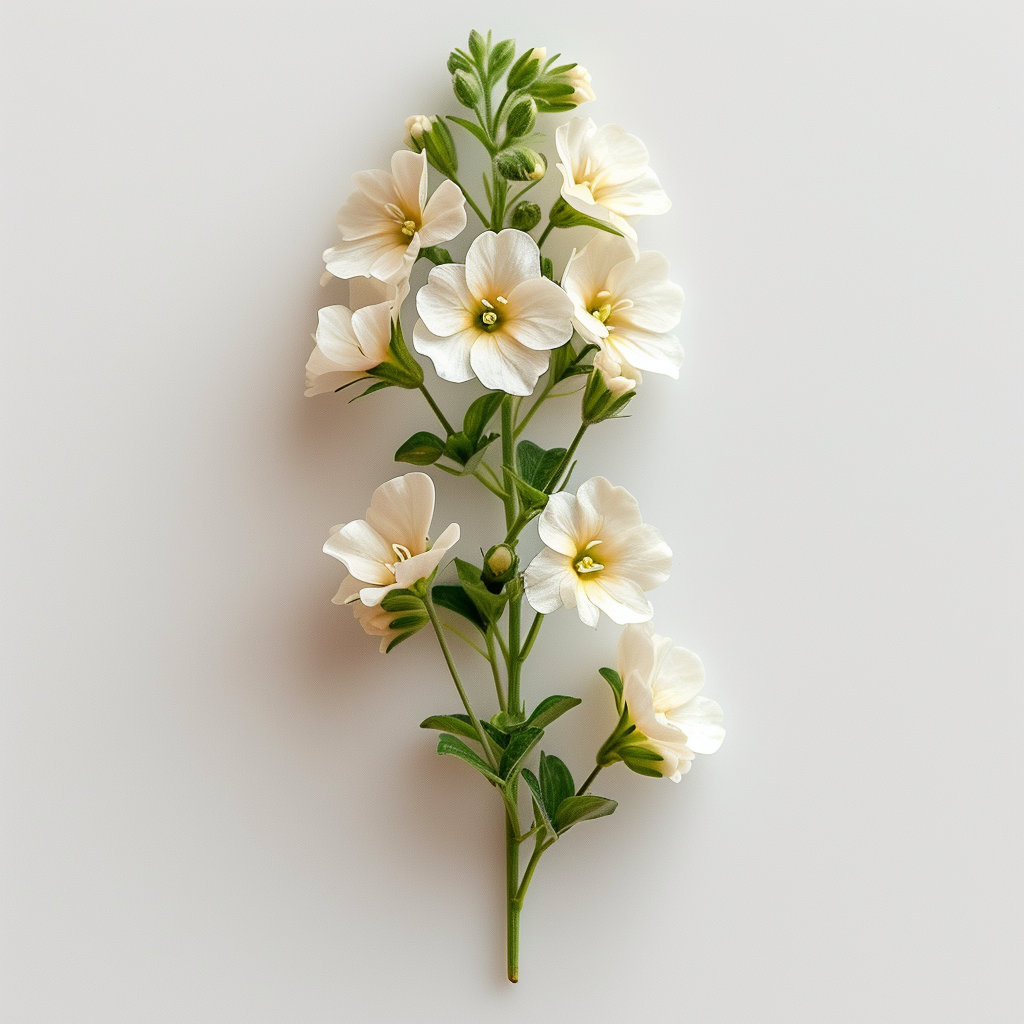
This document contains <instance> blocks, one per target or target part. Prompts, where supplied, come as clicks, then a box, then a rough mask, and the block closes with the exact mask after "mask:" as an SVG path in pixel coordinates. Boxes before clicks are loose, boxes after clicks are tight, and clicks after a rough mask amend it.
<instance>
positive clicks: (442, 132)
mask: <svg viewBox="0 0 1024 1024" xmlns="http://www.w3.org/2000/svg"><path fill="white" fill-rule="evenodd" d="M429 123H430V129H429V130H427V131H426V132H425V133H424V135H423V138H422V143H423V147H424V148H425V149H426V151H427V159H428V160H429V161H430V163H431V164H432V165H433V166H434V167H436V168H437V169H438V170H439V171H440V172H441V173H442V174H444V175H445V176H447V177H449V178H451V177H453V176H454V175H455V174H457V173H458V170H459V157H458V154H457V153H456V152H455V140H454V139H453V138H452V133H451V131H450V130H449V128H448V125H446V124H445V122H444V118H441V117H437V118H431V119H430V121H429Z"/></svg>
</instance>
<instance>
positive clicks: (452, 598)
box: [432, 583, 487, 633]
mask: <svg viewBox="0 0 1024 1024" xmlns="http://www.w3.org/2000/svg"><path fill="white" fill-rule="evenodd" d="M432 593H433V596H434V602H435V603H436V604H439V605H440V606H441V607H442V608H447V609H448V610H449V611H453V612H455V613H456V615H461V616H462V617H463V618H464V619H469V621H470V622H472V623H473V625H474V626H476V628H477V629H479V630H480V632H481V633H484V632H486V631H487V621H486V620H485V619H484V617H483V616H482V615H481V614H480V611H479V609H478V608H477V606H476V605H475V604H473V602H472V600H471V599H470V597H469V595H468V594H467V593H466V592H465V590H463V589H462V587H460V586H458V585H455V584H452V585H449V584H444V583H439V584H438V585H437V586H436V587H434V589H433V591H432Z"/></svg>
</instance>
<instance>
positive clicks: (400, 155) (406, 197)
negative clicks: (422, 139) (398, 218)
mask: <svg viewBox="0 0 1024 1024" xmlns="http://www.w3.org/2000/svg"><path fill="white" fill-rule="evenodd" d="M391 173H392V175H393V176H394V179H395V191H396V192H397V193H398V197H399V203H398V205H399V206H400V207H401V209H402V211H403V212H404V213H408V214H411V215H412V216H413V219H415V220H417V221H419V220H421V219H422V213H423V205H424V204H425V203H426V201H427V154H426V153H425V152H424V153H411V152H409V150H407V149H400V150H399V151H398V152H397V153H395V155H394V156H393V157H392V158H391Z"/></svg>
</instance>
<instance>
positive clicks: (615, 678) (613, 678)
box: [598, 668, 622, 710]
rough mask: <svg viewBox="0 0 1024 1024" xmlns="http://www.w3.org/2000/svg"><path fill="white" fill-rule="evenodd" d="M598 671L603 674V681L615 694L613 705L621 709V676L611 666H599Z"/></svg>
mask: <svg viewBox="0 0 1024 1024" xmlns="http://www.w3.org/2000/svg"><path fill="white" fill-rule="evenodd" d="M598 672H600V673H601V675H602V676H604V680H605V682H606V683H607V684H608V685H609V686H610V687H611V688H612V693H613V694H615V706H616V707H617V708H619V709H620V710H621V709H622V677H621V676H620V675H619V673H618V672H616V671H615V669H613V668H599V669H598Z"/></svg>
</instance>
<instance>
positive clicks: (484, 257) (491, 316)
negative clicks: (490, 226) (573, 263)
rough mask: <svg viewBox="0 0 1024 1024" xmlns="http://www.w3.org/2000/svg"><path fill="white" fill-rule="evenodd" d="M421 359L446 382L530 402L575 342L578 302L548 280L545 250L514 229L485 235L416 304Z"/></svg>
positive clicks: (437, 271) (436, 275) (436, 272)
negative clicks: (554, 357)
mask: <svg viewBox="0 0 1024 1024" xmlns="http://www.w3.org/2000/svg"><path fill="white" fill-rule="evenodd" d="M416 308H417V310H418V311H419V314H420V321H419V323H417V324H416V328H415V331H414V332H413V345H414V346H415V348H416V351H417V352H421V353H423V355H425V356H429V357H430V359H431V360H432V361H433V363H434V369H435V370H436V371H437V374H438V376H439V377H442V378H444V379H445V380H450V381H456V382H461V381H467V380H470V379H471V378H472V377H474V376H476V377H478V378H479V379H480V382H481V383H482V384H483V385H484V386H485V387H488V388H492V389H494V390H499V391H506V392H508V394H510V395H529V394H530V393H531V392H532V391H533V389H534V387H535V386H536V384H537V378H538V377H539V376H540V375H541V374H542V373H543V372H544V371H545V370H546V369H547V365H548V360H549V359H550V356H549V354H548V353H549V350H551V349H554V348H558V346H559V345H563V344H565V342H567V341H568V340H569V338H570V337H572V330H573V328H572V313H573V309H572V301H571V300H570V299H569V296H568V295H566V293H565V292H564V291H562V289H561V288H559V287H558V285H556V284H555V283H554V282H552V281H549V280H548V279H547V278H546V277H543V276H542V275H541V272H540V250H539V249H538V248H537V243H536V242H535V241H534V240H533V239H532V238H531V237H530V236H529V235H528V234H526V233H525V232H523V231H517V230H515V229H514V228H507V229H506V230H504V231H502V232H500V233H499V234H495V233H494V232H493V231H485V232H484V233H483V234H481V235H479V236H478V237H477V239H476V240H475V241H474V242H473V244H472V245H471V246H470V247H469V252H468V253H467V254H466V263H465V266H463V265H461V264H457V263H447V264H444V265H442V266H439V267H435V268H434V269H433V270H432V271H431V272H430V276H429V278H428V279H427V284H426V285H425V286H424V287H423V288H421V289H420V291H419V293H418V294H417V296H416Z"/></svg>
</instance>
